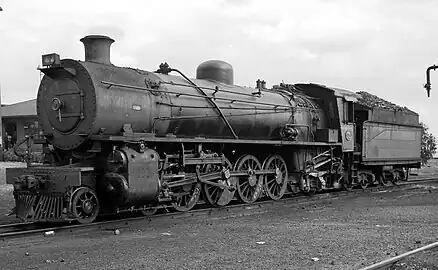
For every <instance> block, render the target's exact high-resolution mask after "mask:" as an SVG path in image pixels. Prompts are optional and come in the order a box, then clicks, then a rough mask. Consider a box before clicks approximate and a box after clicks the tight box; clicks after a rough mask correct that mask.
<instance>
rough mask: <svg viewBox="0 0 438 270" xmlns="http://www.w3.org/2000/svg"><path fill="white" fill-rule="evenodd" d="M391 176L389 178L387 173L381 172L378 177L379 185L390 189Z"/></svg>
mask: <svg viewBox="0 0 438 270" xmlns="http://www.w3.org/2000/svg"><path fill="white" fill-rule="evenodd" d="M391 179H392V176H389V175H388V173H386V172H382V174H381V175H380V181H379V182H380V184H381V185H382V186H384V187H390V186H392V181H391Z"/></svg>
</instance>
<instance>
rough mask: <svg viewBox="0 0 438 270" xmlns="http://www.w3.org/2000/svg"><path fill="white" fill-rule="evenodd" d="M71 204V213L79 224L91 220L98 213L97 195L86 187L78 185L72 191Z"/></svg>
mask: <svg viewBox="0 0 438 270" xmlns="http://www.w3.org/2000/svg"><path fill="white" fill-rule="evenodd" d="M71 205H72V213H73V215H74V216H75V218H76V220H77V221H78V222H79V223H81V224H87V223H91V222H93V221H94V220H95V219H96V217H97V215H98V214H99V209H100V205H99V200H98V199H97V195H96V193H95V192H94V191H93V190H92V189H90V188H88V187H80V188H78V189H77V190H76V191H75V192H74V194H73V199H72V204H71Z"/></svg>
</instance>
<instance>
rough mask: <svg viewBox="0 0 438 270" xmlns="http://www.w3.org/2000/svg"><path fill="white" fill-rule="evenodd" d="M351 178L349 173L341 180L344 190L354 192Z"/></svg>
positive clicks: (345, 173)
mask: <svg viewBox="0 0 438 270" xmlns="http://www.w3.org/2000/svg"><path fill="white" fill-rule="evenodd" d="M349 179H351V178H350V176H349V175H348V173H347V172H344V177H343V178H342V180H341V186H342V189H344V190H346V191H352V190H353V185H352V183H351V181H349Z"/></svg>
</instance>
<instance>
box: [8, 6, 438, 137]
mask: <svg viewBox="0 0 438 270" xmlns="http://www.w3.org/2000/svg"><path fill="white" fill-rule="evenodd" d="M0 6H1V7H2V8H3V11H1V12H0V44H1V47H0V63H1V65H0V84H1V87H2V103H13V102H18V101H22V100H27V99H31V98H35V97H36V94H37V90H38V83H39V79H40V74H39V72H38V71H37V70H36V68H37V66H38V65H39V64H40V61H41V55H42V54H45V53H51V52H56V53H58V54H60V55H61V58H73V59H80V60H83V59H84V52H83V45H82V43H80V42H79V39H80V38H82V37H83V36H85V35H88V34H103V35H109V36H110V37H112V38H114V39H115V40H116V42H115V43H114V44H113V46H112V51H111V61H112V63H113V64H115V65H121V66H131V67H136V68H141V69H145V70H156V69H157V67H158V65H159V64H160V63H161V62H164V61H167V62H168V63H169V64H170V65H171V66H172V67H174V68H177V69H180V70H182V71H183V72H185V73H186V74H187V75H190V76H191V77H193V76H195V70H196V66H197V65H198V64H199V63H201V62H203V61H205V60H209V59H221V60H225V61H227V62H229V63H230V64H232V65H233V67H234V74H235V80H234V82H235V84H238V85H245V86H254V85H255V81H256V80H257V79H259V78H260V79H263V80H265V81H266V82H267V85H268V86H271V85H272V84H278V83H279V82H281V81H285V82H288V83H297V82H315V83H321V84H325V85H328V86H335V87H340V88H345V89H349V90H352V91H361V90H364V91H368V92H370V93H372V94H375V95H378V96H380V97H382V98H384V99H387V100H389V101H392V102H394V103H397V104H400V105H404V106H407V107H408V108H410V109H412V110H414V111H416V112H418V113H419V114H420V119H421V120H422V121H424V122H425V123H426V124H427V125H429V126H430V128H431V131H432V132H433V133H434V134H435V136H437V137H438V119H437V120H435V117H436V116H435V115H437V114H438V113H437V105H438V71H436V72H435V73H434V72H433V73H432V92H431V95H432V97H431V98H430V99H428V98H427V96H426V93H425V91H424V88H423V84H424V83H425V70H426V68H427V67H428V66H429V65H432V64H435V63H436V64H438V36H437V35H438V30H437V26H438V0H381V1H377V0H366V1H365V0H363V1H354V0H306V1H294V0H284V1H280V0H278V1H277V0H270V1H266V0H252V1H251V0H216V1H213V0H210V1H208V0H199V1H196V0H179V1H178V0H175V1H173V0H166V1H158V0H156V1H145V0H139V1H133V0H129V1H110V0H86V1H84V0H76V1H71V0H70V1H64V0H38V1H36V0H25V1H24V0H0Z"/></svg>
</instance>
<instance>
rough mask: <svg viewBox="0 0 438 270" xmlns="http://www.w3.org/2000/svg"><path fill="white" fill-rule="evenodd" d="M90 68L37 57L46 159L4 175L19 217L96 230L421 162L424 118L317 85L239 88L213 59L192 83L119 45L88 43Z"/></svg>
mask: <svg viewBox="0 0 438 270" xmlns="http://www.w3.org/2000/svg"><path fill="white" fill-rule="evenodd" d="M81 41H82V42H83V44H84V47H85V61H78V60H72V59H62V60H61V59H60V57H59V55H57V54H49V55H43V56H42V61H43V68H40V71H41V72H43V73H44V74H45V76H44V77H43V79H42V81H41V84H40V87H39V90H38V97H37V114H38V117H39V122H40V125H41V126H42V130H43V132H42V134H41V135H42V137H41V138H26V139H27V142H28V144H29V143H30V140H31V139H33V142H34V143H41V144H43V149H44V153H45V162H44V164H42V165H31V164H28V166H27V167H26V168H10V169H7V170H6V175H7V183H9V184H13V185H14V197H15V202H16V207H15V213H16V215H17V217H19V218H21V219H23V220H26V221H65V220H75V221H78V222H80V223H88V222H92V221H94V220H95V219H96V217H97V216H98V215H100V214H102V213H114V212H120V211H133V210H134V211H142V212H143V213H144V214H151V213H153V212H154V211H155V210H156V209H157V207H158V206H161V205H163V206H166V207H173V208H174V209H176V210H178V211H189V210H190V209H192V208H193V207H194V206H195V205H196V203H197V202H198V201H199V200H200V199H201V198H202V199H203V200H204V201H205V202H207V203H209V204H211V205H212V206H215V207H220V206H224V205H227V204H228V203H230V202H231V201H232V200H233V198H237V199H238V200H240V201H241V202H244V203H253V202H255V201H256V200H258V199H259V198H261V197H268V198H270V199H273V200H278V199H280V198H282V197H283V196H284V195H285V194H290V193H297V192H306V193H313V192H317V191H321V190H327V189H339V188H344V189H348V190H350V189H351V188H353V187H355V186H360V187H363V188H364V187H366V186H368V185H370V184H375V183H380V184H385V185H386V184H388V183H389V182H391V181H392V182H395V181H397V180H398V179H401V178H406V177H407V174H406V169H407V168H412V167H419V166H420V149H421V132H422V129H421V126H420V125H419V123H418V115H417V114H415V113H402V112H398V111H391V110H384V109H379V108H372V107H367V106H366V105H364V104H360V103H359V102H358V100H359V98H360V96H359V95H358V94H356V93H354V92H350V91H346V90H342V89H337V88H330V87H326V86H323V85H318V84H294V85H293V84H284V83H282V84H280V85H275V86H274V87H273V88H272V89H267V88H266V85H265V82H264V81H261V80H258V81H257V86H256V87H255V88H250V87H241V86H236V85H234V83H233V81H234V74H233V69H232V67H231V65H229V64H228V63H226V62H223V61H216V60H214V61H213V60H212V61H207V62H204V63H202V64H200V65H199V66H198V68H197V70H196V79H192V78H188V77H187V76H185V75H184V74H183V73H182V72H181V71H179V70H177V69H172V68H170V67H169V66H168V65H167V64H161V65H160V68H159V69H158V70H157V71H154V72H148V71H143V70H139V69H133V68H125V67H118V66H115V65H113V64H111V62H110V46H111V44H112V43H113V42H114V40H113V39H111V38H109V37H106V36H86V37H84V38H82V39H81Z"/></svg>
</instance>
